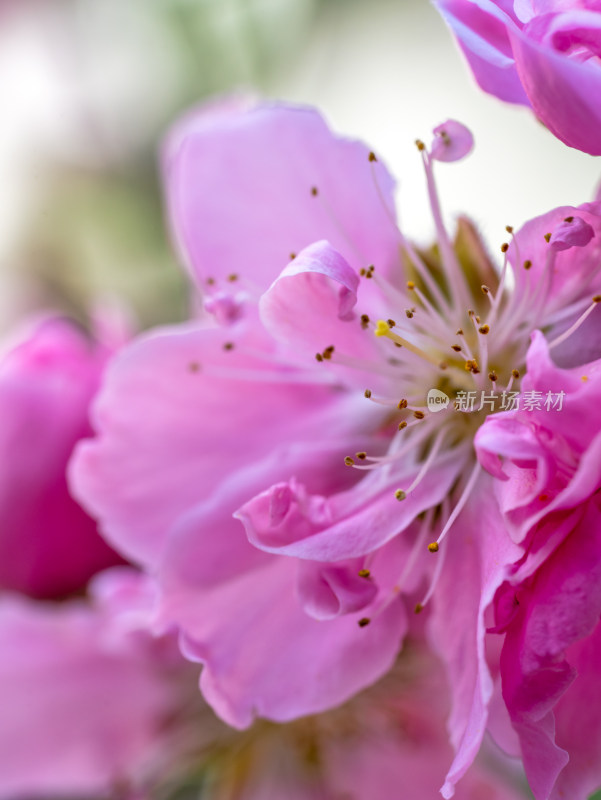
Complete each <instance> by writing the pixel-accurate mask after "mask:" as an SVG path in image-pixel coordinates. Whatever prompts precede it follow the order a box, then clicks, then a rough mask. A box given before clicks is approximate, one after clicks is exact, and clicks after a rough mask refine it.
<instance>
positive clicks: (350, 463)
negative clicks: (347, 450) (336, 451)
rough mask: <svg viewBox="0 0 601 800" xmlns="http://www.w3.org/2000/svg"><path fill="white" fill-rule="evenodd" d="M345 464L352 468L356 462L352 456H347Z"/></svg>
mask: <svg viewBox="0 0 601 800" xmlns="http://www.w3.org/2000/svg"><path fill="white" fill-rule="evenodd" d="M344 463H345V464H346V466H347V467H352V466H353V465H354V463H355V462H354V460H353V459H352V458H351V457H350V456H345V457H344Z"/></svg>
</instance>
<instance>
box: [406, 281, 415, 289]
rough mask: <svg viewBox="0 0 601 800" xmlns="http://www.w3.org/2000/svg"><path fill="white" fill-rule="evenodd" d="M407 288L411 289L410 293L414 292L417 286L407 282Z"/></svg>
mask: <svg viewBox="0 0 601 800" xmlns="http://www.w3.org/2000/svg"><path fill="white" fill-rule="evenodd" d="M407 288H408V289H409V291H410V292H412V291H413V290H414V289H415V284H414V283H413V281H407Z"/></svg>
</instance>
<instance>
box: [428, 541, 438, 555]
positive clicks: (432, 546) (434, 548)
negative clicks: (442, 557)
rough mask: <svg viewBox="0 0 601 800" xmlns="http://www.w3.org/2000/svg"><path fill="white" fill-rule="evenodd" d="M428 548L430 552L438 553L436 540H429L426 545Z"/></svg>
mask: <svg viewBox="0 0 601 800" xmlns="http://www.w3.org/2000/svg"><path fill="white" fill-rule="evenodd" d="M428 550H429V551H430V552H431V553H438V542H430V544H429V545H428Z"/></svg>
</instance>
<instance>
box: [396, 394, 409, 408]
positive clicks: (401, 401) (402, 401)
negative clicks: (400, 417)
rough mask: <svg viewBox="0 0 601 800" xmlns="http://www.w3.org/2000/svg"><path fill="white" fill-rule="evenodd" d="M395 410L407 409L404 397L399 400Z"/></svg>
mask: <svg viewBox="0 0 601 800" xmlns="http://www.w3.org/2000/svg"><path fill="white" fill-rule="evenodd" d="M397 408H399V409H403V408H407V400H406V399H405V398H404V397H403V399H402V400H399V404H398V406H397Z"/></svg>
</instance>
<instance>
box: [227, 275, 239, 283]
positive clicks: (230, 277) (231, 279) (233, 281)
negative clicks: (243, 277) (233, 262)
mask: <svg viewBox="0 0 601 800" xmlns="http://www.w3.org/2000/svg"><path fill="white" fill-rule="evenodd" d="M227 279H228V281H229V282H230V283H235V281H237V280H238V276H237V275H236V273H235V272H232V274H231V275H228V276H227Z"/></svg>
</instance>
